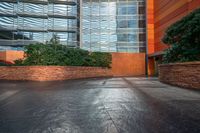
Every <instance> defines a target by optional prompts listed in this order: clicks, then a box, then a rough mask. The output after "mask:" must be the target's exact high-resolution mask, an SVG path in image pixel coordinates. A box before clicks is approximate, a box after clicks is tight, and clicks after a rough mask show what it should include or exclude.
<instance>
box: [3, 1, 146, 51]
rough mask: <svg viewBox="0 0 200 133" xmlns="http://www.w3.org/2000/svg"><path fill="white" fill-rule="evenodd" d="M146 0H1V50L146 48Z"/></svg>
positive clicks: (117, 49) (114, 49) (130, 49)
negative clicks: (53, 43) (54, 43)
mask: <svg viewBox="0 0 200 133" xmlns="http://www.w3.org/2000/svg"><path fill="white" fill-rule="evenodd" d="M145 34H146V22H145V0H128V1H126V0H120V1H119V0H98V1H97V0H81V1H77V0H2V1H1V2H0V49H19V50H20V49H21V48H22V46H24V45H28V44H30V43H36V42H41V43H46V42H48V41H50V40H51V38H52V37H53V36H55V35H56V37H58V38H59V40H60V43H61V44H64V45H69V46H74V47H79V46H80V47H81V48H83V49H86V50H89V51H101V52H131V53H140V52H145V51H146V42H145V40H146V37H145Z"/></svg>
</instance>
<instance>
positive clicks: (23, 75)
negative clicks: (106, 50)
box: [0, 66, 112, 81]
mask: <svg viewBox="0 0 200 133" xmlns="http://www.w3.org/2000/svg"><path fill="white" fill-rule="evenodd" d="M111 76H112V71H111V69H108V68H102V67H76V66H0V80H29V81H57V80H67V79H80V78H92V77H111Z"/></svg>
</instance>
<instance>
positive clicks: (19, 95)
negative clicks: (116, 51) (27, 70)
mask: <svg viewBox="0 0 200 133" xmlns="http://www.w3.org/2000/svg"><path fill="white" fill-rule="evenodd" d="M0 133H200V92H198V91H192V90H186V89H181V88H177V87H172V86H169V85H165V84H162V83H160V82H159V81H158V80H157V79H156V78H150V79H147V78H108V79H86V80H72V81H62V82H14V81H0Z"/></svg>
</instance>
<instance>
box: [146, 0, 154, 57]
mask: <svg viewBox="0 0 200 133" xmlns="http://www.w3.org/2000/svg"><path fill="white" fill-rule="evenodd" d="M154 39H155V36H154V0H147V42H148V54H152V53H154V42H155V40H154Z"/></svg>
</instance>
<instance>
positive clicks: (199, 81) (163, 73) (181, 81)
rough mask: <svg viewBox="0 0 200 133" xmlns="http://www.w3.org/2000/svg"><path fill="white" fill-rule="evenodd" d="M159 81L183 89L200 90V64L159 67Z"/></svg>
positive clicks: (175, 64)
mask: <svg viewBox="0 0 200 133" xmlns="http://www.w3.org/2000/svg"><path fill="white" fill-rule="evenodd" d="M159 80H160V81H161V82H164V83H168V84H171V85H176V86H180V87H184V88H193V89H200V62H187V63H174V64H162V65H159Z"/></svg>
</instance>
